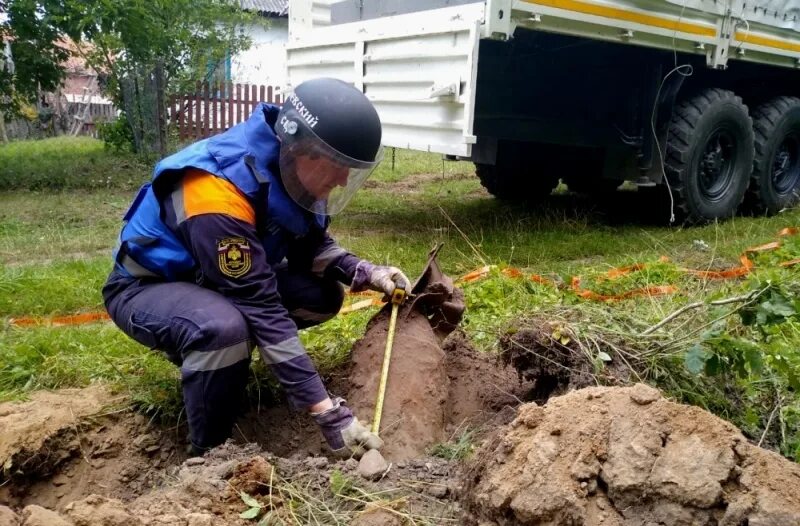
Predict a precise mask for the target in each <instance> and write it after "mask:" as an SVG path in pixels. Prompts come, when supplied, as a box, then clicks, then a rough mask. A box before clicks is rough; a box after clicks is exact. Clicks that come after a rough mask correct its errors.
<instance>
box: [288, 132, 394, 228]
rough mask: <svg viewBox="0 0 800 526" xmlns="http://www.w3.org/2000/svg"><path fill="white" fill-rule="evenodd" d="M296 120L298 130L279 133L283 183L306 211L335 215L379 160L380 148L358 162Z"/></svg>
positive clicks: (381, 152) (381, 150) (381, 151)
mask: <svg viewBox="0 0 800 526" xmlns="http://www.w3.org/2000/svg"><path fill="white" fill-rule="evenodd" d="M298 121H299V127H300V128H303V130H302V132H301V133H296V132H295V133H280V134H279V135H280V137H281V150H280V169H281V180H282V181H283V186H284V188H286V192H287V193H288V194H289V196H290V197H291V198H292V199H294V201H295V202H296V203H297V204H298V205H300V206H301V207H303V208H305V209H306V210H309V211H311V212H314V213H315V214H323V215H327V216H332V215H335V214H338V213H339V212H341V211H342V210H343V209H344V207H345V206H347V203H349V202H350V200H351V199H352V198H353V195H355V193H356V191H357V190H358V189H359V188H360V187H361V185H362V184H364V181H366V180H367V178H368V177H369V176H370V174H371V173H372V171H373V170H374V169H375V167H376V166H377V165H378V163H380V161H381V158H382V157H383V148H382V147H381V148H380V149H379V150H378V152H377V154H376V156H375V160H374V161H372V162H366V161H359V160H358V159H353V158H351V157H348V156H346V155H344V154H342V153H340V152H338V151H337V150H335V149H334V148H332V147H331V146H329V145H328V144H326V143H325V142H324V141H323V140H322V139H320V138H319V137H317V135H316V134H314V132H313V131H312V130H311V129H310V128H309V127H307V126H306V125H305V123H304V122H303V121H302V120H299V119H298ZM298 121H295V122H298ZM278 126H280V123H279V124H278ZM297 131H299V130H297Z"/></svg>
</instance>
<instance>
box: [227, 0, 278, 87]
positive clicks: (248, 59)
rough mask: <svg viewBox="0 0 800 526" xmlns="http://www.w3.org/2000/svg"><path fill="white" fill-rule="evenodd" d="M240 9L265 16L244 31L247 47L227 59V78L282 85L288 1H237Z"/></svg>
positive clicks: (248, 82)
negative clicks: (248, 37) (264, 22)
mask: <svg viewBox="0 0 800 526" xmlns="http://www.w3.org/2000/svg"><path fill="white" fill-rule="evenodd" d="M240 2H241V6H242V9H244V10H246V11H250V12H254V13H257V14H258V15H259V16H261V17H264V18H266V22H267V23H266V24H260V25H259V24H253V25H252V26H251V27H249V28H248V29H247V33H248V35H249V36H250V38H251V39H252V40H253V44H252V46H251V47H250V49H248V50H246V51H243V52H240V53H239V54H238V55H236V56H234V57H232V59H231V60H230V67H229V70H228V71H229V77H228V79H229V80H231V81H233V82H236V83H241V84H259V85H262V84H264V85H268V86H277V87H280V88H283V87H284V86H285V85H286V41H287V40H288V38H289V0H240Z"/></svg>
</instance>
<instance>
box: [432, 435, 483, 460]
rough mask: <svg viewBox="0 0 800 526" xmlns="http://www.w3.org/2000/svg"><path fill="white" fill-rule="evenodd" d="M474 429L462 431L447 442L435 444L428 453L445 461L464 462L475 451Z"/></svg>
mask: <svg viewBox="0 0 800 526" xmlns="http://www.w3.org/2000/svg"><path fill="white" fill-rule="evenodd" d="M476 433H477V430H476V429H463V430H461V431H460V432H459V433H458V435H457V436H454V437H452V438H451V440H449V441H448V442H444V443H441V444H436V445H435V446H433V447H432V448H431V449H430V451H429V453H430V454H431V455H432V456H434V457H439V458H443V459H445V460H466V459H468V458H469V457H471V456H472V453H473V451H475V441H476Z"/></svg>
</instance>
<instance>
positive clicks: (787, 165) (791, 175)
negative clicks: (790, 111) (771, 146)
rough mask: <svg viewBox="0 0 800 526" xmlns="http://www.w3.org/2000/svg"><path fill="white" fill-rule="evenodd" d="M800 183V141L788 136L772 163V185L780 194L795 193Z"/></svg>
mask: <svg viewBox="0 0 800 526" xmlns="http://www.w3.org/2000/svg"><path fill="white" fill-rule="evenodd" d="M799 183H800V140H798V137H797V136H796V135H795V134H790V135H787V136H786V138H784V140H783V142H782V143H781V144H780V146H778V149H777V150H776V152H775V157H774V159H773V162H772V185H773V187H774V189H775V191H776V192H777V193H778V194H787V193H789V192H793V191H795V189H796V188H797V186H798V184H799Z"/></svg>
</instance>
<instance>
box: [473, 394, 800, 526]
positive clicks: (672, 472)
mask: <svg viewBox="0 0 800 526" xmlns="http://www.w3.org/2000/svg"><path fill="white" fill-rule="evenodd" d="M798 486H800V466H798V465H797V464H794V463H792V462H789V461H788V460H786V459H784V458H782V457H780V456H778V455H777V454H774V453H771V452H769V451H765V450H763V449H760V448H758V447H756V446H753V445H751V444H749V443H748V442H747V440H746V439H745V437H744V436H743V435H742V434H741V433H740V432H739V430H737V429H736V428H735V427H734V426H733V425H731V424H729V423H727V422H725V421H723V420H721V419H719V418H717V417H715V416H713V415H711V414H709V413H707V412H705V411H703V410H701V409H699V408H696V407H690V406H684V405H680V404H675V403H672V402H669V401H667V400H664V399H663V398H661V395H660V393H659V392H658V391H657V390H655V389H652V388H650V387H647V386H645V385H641V384H639V385H636V386H634V387H626V388H617V387H593V388H587V389H582V390H578V391H574V392H571V393H569V394H567V395H564V396H561V397H556V398H551V399H550V400H549V402H548V403H547V404H546V405H544V406H537V405H535V404H529V405H525V406H523V407H521V408H520V411H519V414H518V416H517V418H516V419H515V420H514V421H513V422H512V423H511V424H510V425H509V426H507V427H505V428H502V429H501V430H499V431H498V432H497V434H495V435H494V436H493V437H492V438H491V439H490V440H488V441H487V442H486V443H485V444H484V446H483V447H482V448H481V450H480V451H479V452H478V454H477V455H476V458H475V460H474V461H473V462H472V464H471V466H470V467H469V469H468V471H467V473H466V475H465V477H464V504H465V507H466V508H467V509H468V511H469V519H468V520H469V521H470V524H477V523H480V524H482V525H486V526H489V525H493V524H494V525H504V526H506V525H523V524H524V525H568V524H576V525H577V524H584V525H588V526H591V525H601V524H602V525H603V526H609V525H620V526H621V525H639V524H669V525H676V526H680V525H687V526H690V525H691V526H695V525H712V524H713V525H730V526H734V525H736V526H738V525H744V524H749V525H750V526H755V525H776V526H777V525H789V524H800V491H798V490H797V488H798Z"/></svg>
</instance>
